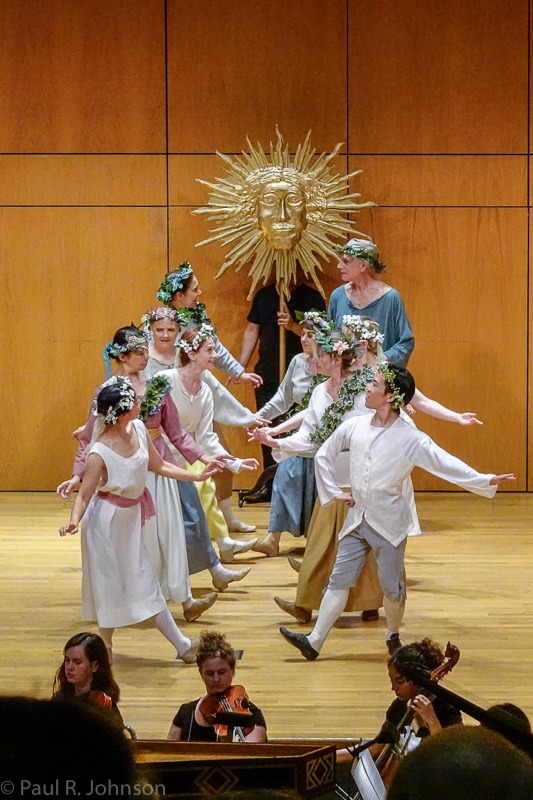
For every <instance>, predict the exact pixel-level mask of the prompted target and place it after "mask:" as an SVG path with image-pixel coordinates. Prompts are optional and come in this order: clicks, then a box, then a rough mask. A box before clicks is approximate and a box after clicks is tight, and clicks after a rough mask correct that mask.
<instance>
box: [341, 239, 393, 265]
mask: <svg viewBox="0 0 533 800" xmlns="http://www.w3.org/2000/svg"><path fill="white" fill-rule="evenodd" d="M354 241H358V240H357V239H356V240H354ZM335 250H336V251H337V253H341V254H342V253H346V255H348V256H351V257H352V258H362V259H363V261H368V263H369V264H370V266H371V267H372V269H373V270H374V272H386V271H387V267H386V266H385V264H384V263H383V262H382V261H380V260H379V253H378V251H377V250H375V249H373V250H369V249H367V248H366V247H364V246H363V247H358V246H357V245H353V244H350V242H348V244H339V245H335Z"/></svg>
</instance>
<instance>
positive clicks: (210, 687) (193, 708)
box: [167, 631, 267, 742]
mask: <svg viewBox="0 0 533 800" xmlns="http://www.w3.org/2000/svg"><path fill="white" fill-rule="evenodd" d="M196 663H197V664H198V670H199V672H200V675H201V677H202V680H203V682H204V684H205V688H206V693H205V694H204V695H203V696H202V697H200V698H199V699H197V700H192V701H191V702H190V703H184V704H183V705H182V706H180V708H179V710H178V713H177V714H176V716H175V717H174V719H173V720H172V725H171V726H170V730H169V732H168V735H167V739H173V740H174V741H178V742H179V741H185V742H217V741H227V740H228V738H229V741H246V742H266V736H267V732H266V722H265V718H264V717H263V714H262V712H261V709H259V708H258V707H257V706H256V705H254V703H251V702H250V701H249V700H248V697H247V695H246V692H245V690H244V689H243V687H242V686H234V685H233V679H234V677H235V651H234V649H233V647H232V646H231V645H230V643H229V642H228V641H227V640H226V637H225V636H224V634H222V633H218V632H217V631H204V632H203V633H202V635H201V636H200V646H199V648H198V652H197V654H196ZM217 711H224V712H228V711H233V712H236V713H238V716H239V718H242V715H243V714H244V713H248V712H250V715H251V722H252V723H254V724H251V725H250V726H249V727H245V728H237V729H233V728H231V727H229V728H228V727H224V726H221V725H217V724H214V721H215V720H214V718H215V716H216V713H217ZM228 716H229V715H228V714H226V718H227V717H228Z"/></svg>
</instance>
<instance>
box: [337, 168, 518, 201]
mask: <svg viewBox="0 0 533 800" xmlns="http://www.w3.org/2000/svg"><path fill="white" fill-rule="evenodd" d="M356 169H362V170H363V172H362V174H361V175H358V176H357V177H356V178H353V179H352V181H351V189H352V191H358V192H360V193H361V194H362V195H363V197H364V198H365V199H366V198H368V199H370V200H374V202H376V203H377V204H378V205H380V206H415V207H416V206H489V207H490V206H524V205H526V204H527V158H526V156H350V157H349V170H350V172H352V171H353V170H356Z"/></svg>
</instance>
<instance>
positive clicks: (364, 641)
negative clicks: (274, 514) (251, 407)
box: [0, 492, 533, 738]
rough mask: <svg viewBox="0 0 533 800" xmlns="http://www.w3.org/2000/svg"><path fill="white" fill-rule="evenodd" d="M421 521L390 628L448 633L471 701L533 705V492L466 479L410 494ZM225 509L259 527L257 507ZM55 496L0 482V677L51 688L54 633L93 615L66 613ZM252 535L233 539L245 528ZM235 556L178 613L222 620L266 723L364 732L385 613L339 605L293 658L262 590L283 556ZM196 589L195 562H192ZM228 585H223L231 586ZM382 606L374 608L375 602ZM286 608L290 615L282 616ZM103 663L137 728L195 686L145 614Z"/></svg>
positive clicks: (287, 547) (380, 688) (191, 671)
mask: <svg viewBox="0 0 533 800" xmlns="http://www.w3.org/2000/svg"><path fill="white" fill-rule="evenodd" d="M417 506H418V510H419V516H420V521H421V525H422V529H423V531H424V533H423V535H422V536H418V537H413V538H411V539H410V540H409V542H408V546H407V558H406V569H407V578H408V598H407V609H406V615H405V620H404V626H403V629H402V640H403V641H404V643H405V642H408V641H412V640H414V639H418V638H421V637H424V636H428V635H429V636H431V637H432V638H434V639H435V640H437V641H438V642H440V643H441V644H443V645H444V644H446V642H447V640H448V639H450V640H451V641H452V642H453V643H454V644H456V645H457V646H458V647H459V648H460V650H461V659H460V661H459V664H458V665H457V666H456V668H455V670H454V672H453V674H452V675H450V676H448V677H447V678H446V683H445V685H446V686H447V687H448V688H450V689H452V690H453V691H456V692H459V693H460V694H463V695H465V696H467V697H468V698H469V699H471V700H473V701H474V702H478V703H479V704H480V705H485V706H486V705H490V704H492V703H496V702H503V701H508V702H514V703H516V704H518V705H519V706H521V707H522V708H523V709H524V710H525V711H526V713H527V714H528V715H529V716H530V718H533V672H532V670H531V663H532V662H533V599H532V592H531V585H532V579H533V575H532V563H533V524H532V522H533V495H526V494H509V493H501V494H499V495H497V496H496V498H495V499H494V500H492V501H488V500H484V499H481V498H479V497H476V496H473V495H467V494H465V493H441V494H425V493H421V494H417ZM239 515H240V516H241V517H242V518H243V519H244V520H245V521H246V522H250V523H252V522H253V523H256V524H257V525H258V533H259V534H260V535H264V534H265V532H266V528H267V522H268V506H267V505H255V506H249V507H245V508H243V509H241V510H239ZM68 516H69V504H67V503H65V502H63V501H62V500H60V499H58V498H57V497H56V496H55V495H53V494H51V493H22V492H21V493H2V494H0V551H1V553H2V556H1V562H0V577H1V580H0V608H1V609H2V614H1V616H0V633H1V642H2V643H1V651H0V674H1V676H2V677H1V682H0V691H1V692H2V693H3V694H25V695H33V696H35V697H42V698H45V697H49V696H50V694H51V691H52V684H53V679H54V673H55V670H56V668H57V667H58V666H59V664H60V662H61V655H62V647H63V645H64V643H65V641H66V640H67V639H68V638H69V637H70V636H71V635H72V634H74V633H77V632H79V631H81V630H85V629H89V630H96V626H95V625H91V624H87V623H84V624H82V623H81V622H80V621H79V613H80V588H81V568H80V538H79V535H75V536H72V537H68V538H66V539H61V538H60V537H59V535H58V528H59V526H60V524H61V523H63V522H66V521H67V519H68ZM251 535H252V534H249V535H248V536H245V537H242V538H250V537H251ZM303 546H304V540H303V539H302V540H300V539H293V538H292V537H291V536H290V535H289V534H284V536H283V539H282V550H283V552H285V553H289V552H293V553H294V554H295V555H297V556H298V557H300V556H301V553H302V552H303V549H302V548H303ZM247 556H248V554H246V555H245V556H242V557H239V556H238V557H237V558H238V560H239V564H243V565H246V564H250V565H253V569H252V572H251V573H250V575H249V576H248V577H247V578H245V580H243V581H242V582H240V583H237V584H233V585H232V586H230V588H229V589H228V590H227V591H226V592H224V593H223V594H221V595H220V598H219V600H218V602H217V603H216V604H215V606H213V608H212V609H210V610H209V611H208V612H207V613H206V614H205V615H204V616H203V617H202V618H200V619H199V620H197V621H196V622H194V623H192V624H187V623H185V622H183V621H182V620H181V619H180V612H181V607H180V606H171V608H172V610H173V613H174V616H175V617H176V619H177V621H178V624H180V625H182V626H183V630H184V631H185V632H186V633H187V635H189V636H197V635H198V634H199V632H200V631H202V630H204V629H215V630H221V631H223V632H224V633H225V634H226V635H227V637H228V639H229V641H230V642H231V643H232V644H233V646H234V647H235V648H240V649H242V650H243V651H244V656H243V660H242V661H241V662H240V663H239V664H238V669H237V676H236V681H237V682H238V683H242V684H243V685H244V686H245V687H246V688H247V690H248V693H249V695H250V697H251V699H252V700H253V701H254V702H255V703H256V704H257V705H259V706H260V707H261V708H262V710H263V713H264V715H265V717H266V720H267V723H268V730H269V735H270V736H272V737H335V738H336V737H342V738H345V737H359V736H372V735H375V733H376V732H377V730H378V728H379V726H380V725H381V722H382V720H383V716H384V712H385V709H386V708H387V706H388V705H389V703H390V702H391V700H392V699H393V696H392V693H391V691H390V686H389V681H388V677H387V671H386V650H385V646H384V633H385V620H384V618H383V617H382V618H381V619H380V621H379V622H373V623H362V622H361V621H360V618H359V615H355V614H351V615H345V616H343V617H342V618H341V620H340V621H339V623H338V625H337V626H336V627H335V628H334V629H333V631H332V632H331V634H330V636H329V638H328V640H327V642H326V644H325V646H324V649H323V651H322V655H321V656H320V658H319V659H318V660H317V661H315V662H307V661H304V660H303V658H302V657H301V656H300V655H299V654H298V653H297V651H296V650H294V649H293V648H291V647H290V646H289V645H288V644H286V643H285V641H284V640H283V639H282V638H281V636H280V634H279V633H278V627H279V625H286V626H288V627H289V628H291V629H293V630H296V631H300V632H303V633H305V632H307V631H308V630H310V626H302V625H298V623H296V621H293V620H292V617H289V616H287V615H285V614H284V613H283V612H282V611H280V610H279V609H278V607H277V606H276V605H275V603H274V602H273V597H274V595H280V596H281V597H283V598H286V599H290V600H292V599H294V596H295V589H296V579H297V575H296V573H295V572H294V571H293V570H292V569H291V568H290V566H289V565H288V562H287V559H286V558H266V557H264V556H262V555H260V554H254V555H253V556H252V557H250V558H248V557H247ZM192 585H193V590H194V593H195V594H196V595H197V596H200V595H201V594H203V593H205V592H207V591H210V590H211V589H212V587H211V583H210V580H209V574H208V573H207V572H206V573H201V574H200V575H195V576H193V579H192ZM233 586H234V587H235V588H233ZM382 614H383V612H382ZM292 622H294V625H293V624H292ZM114 649H115V666H114V670H115V675H116V678H117V680H118V683H119V685H120V687H121V692H122V698H121V702H120V707H121V710H122V714H123V716H124V719H125V721H126V722H127V723H128V724H129V725H132V726H133V727H134V728H135V729H136V731H137V733H138V735H139V737H142V738H165V737H166V734H167V731H168V728H169V725H170V723H171V721H172V718H173V716H174V714H175V712H176V710H177V708H178V706H179V705H180V704H181V703H183V702H186V701H188V700H192V699H194V698H195V697H199V696H200V695H201V694H202V688H203V684H202V683H201V680H200V677H199V675H198V671H197V669H196V668H195V666H190V665H189V666H188V665H185V664H183V663H181V662H177V661H175V660H174V659H173V655H172V647H171V646H170V645H169V644H168V642H166V640H165V639H163V637H162V636H161V635H160V634H159V633H158V632H157V631H156V630H153V629H146V628H140V627H135V628H123V629H119V630H117V631H116V633H115V638H114Z"/></svg>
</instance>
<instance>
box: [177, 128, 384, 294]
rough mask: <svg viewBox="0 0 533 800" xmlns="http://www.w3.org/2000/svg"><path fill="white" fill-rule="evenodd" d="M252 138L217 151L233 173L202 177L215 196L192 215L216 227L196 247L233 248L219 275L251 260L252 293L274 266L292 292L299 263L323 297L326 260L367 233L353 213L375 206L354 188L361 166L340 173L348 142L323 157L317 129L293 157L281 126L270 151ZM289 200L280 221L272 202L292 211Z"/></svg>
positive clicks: (278, 279)
mask: <svg viewBox="0 0 533 800" xmlns="http://www.w3.org/2000/svg"><path fill="white" fill-rule="evenodd" d="M246 143H247V145H248V152H245V151H244V150H243V151H242V153H241V154H239V155H233V156H230V155H226V154H224V153H219V152H217V155H218V156H220V158H221V159H222V160H223V162H224V172H225V173H226V176H227V177H225V178H217V179H216V180H215V181H206V180H202V179H201V178H198V179H197V180H198V181H199V183H201V184H202V185H203V186H206V187H207V188H208V190H209V201H208V203H207V205H206V206H203V207H201V208H197V209H195V210H194V211H193V212H192V213H193V214H198V215H203V216H205V217H207V219H208V220H209V221H211V222H212V223H213V224H214V225H215V228H214V229H212V230H210V234H211V235H210V236H208V237H207V238H205V239H203V240H202V241H201V242H198V243H197V244H196V246H197V247H201V246H203V245H206V244H212V243H214V242H219V243H220V244H221V245H222V246H223V247H229V248H230V249H229V250H228V251H227V252H226V254H225V257H224V262H223V264H222V266H221V267H220V269H219V270H218V272H217V274H216V276H215V277H217V278H219V277H220V276H221V275H223V274H224V272H225V271H226V270H227V269H228V268H229V267H234V268H235V270H236V271H238V270H240V269H241V268H242V267H243V266H245V265H246V264H249V263H250V262H251V263H250V266H249V270H248V275H249V276H250V278H251V279H252V287H251V290H250V295H249V296H251V295H252V294H253V291H254V289H255V287H256V286H257V284H258V283H259V282H260V281H261V280H262V281H263V284H265V283H266V282H267V281H268V279H269V276H270V273H271V271H272V269H273V268H274V267H275V270H276V286H277V288H278V291H280V293H282V294H283V295H285V296H286V297H288V296H289V285H290V283H291V282H292V280H293V279H294V277H295V274H296V269H297V266H298V264H299V265H300V266H301V267H302V269H303V271H304V274H305V275H306V276H310V277H311V278H312V280H313V281H314V283H315V285H316V287H317V289H318V290H319V291H320V292H321V293H322V294H324V290H323V288H322V286H321V284H320V280H319V273H320V272H321V271H322V263H321V261H320V259H323V260H327V259H328V258H330V257H332V256H335V255H336V253H335V249H334V247H335V245H336V244H337V243H338V241H339V240H342V239H343V238H344V236H345V235H346V234H352V235H353V234H356V235H359V236H365V234H361V233H359V232H357V231H354V229H353V222H352V220H351V219H349V218H348V215H349V214H353V213H354V212H357V211H359V210H360V209H361V208H368V207H370V206H374V205H375V203H373V202H371V201H367V202H364V203H361V202H358V201H359V198H360V197H361V195H360V194H359V193H357V192H350V181H351V179H353V178H355V177H356V176H357V175H359V174H360V173H361V170H355V171H354V172H350V173H349V174H348V175H341V174H339V173H337V172H335V171H334V160H335V158H336V157H337V156H338V154H339V152H340V150H341V147H342V142H339V143H338V144H337V145H336V146H335V147H334V148H333V150H332V151H331V152H329V153H327V152H324V153H321V154H319V155H316V149H314V148H313V147H312V145H311V131H309V132H308V133H307V135H306V137H305V139H304V141H303V142H301V143H300V144H299V145H298V147H297V148H296V152H295V154H294V156H293V157H292V160H291V154H290V150H289V145H288V144H287V143H285V141H284V139H283V136H282V134H281V133H280V131H279V129H278V128H277V126H276V140H275V142H274V143H273V142H270V143H269V144H270V150H269V153H268V154H267V153H266V152H265V150H264V149H263V147H262V145H261V143H260V142H257V144H256V145H253V144H252V142H251V141H250V138H249V137H246ZM289 197H291V200H290V201H289V199H288V198H289ZM265 198H266V199H265ZM289 202H292V204H293V206H292V208H289V211H285V212H284V216H283V219H281V217H280V218H279V219H277V218H275V220H274V222H273V221H272V218H273V214H272V213H271V212H270V208H269V204H270V207H272V206H273V205H275V203H279V205H280V206H281V205H284V208H285V205H286V204H289ZM287 207H288V206H287ZM265 208H266V211H265ZM295 209H296V210H295Z"/></svg>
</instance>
